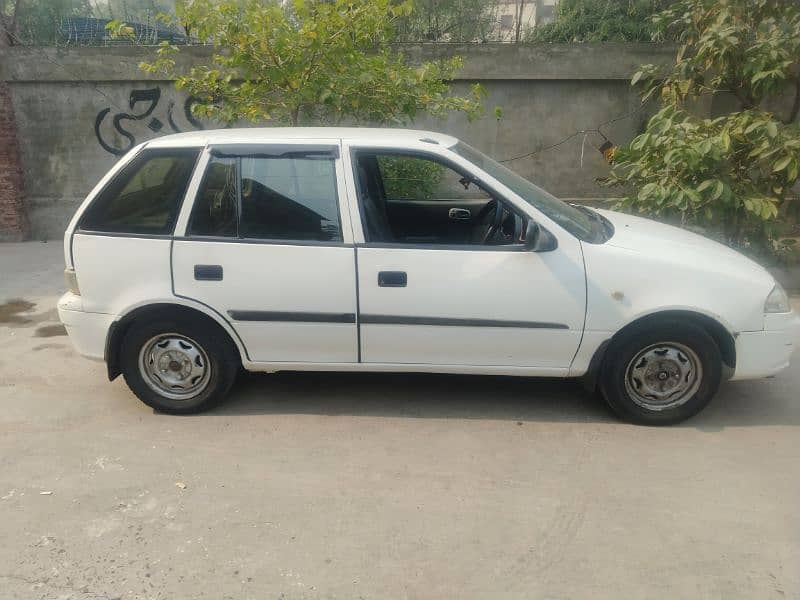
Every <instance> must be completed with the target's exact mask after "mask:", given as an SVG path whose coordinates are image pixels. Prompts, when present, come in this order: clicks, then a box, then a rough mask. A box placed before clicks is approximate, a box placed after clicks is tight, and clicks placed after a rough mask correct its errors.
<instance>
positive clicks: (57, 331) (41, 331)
mask: <svg viewBox="0 0 800 600" xmlns="http://www.w3.org/2000/svg"><path fill="white" fill-rule="evenodd" d="M59 335H67V330H66V329H64V326H63V325H43V326H41V327H37V328H36V331H34V332H33V336H34V337H56V336H59Z"/></svg>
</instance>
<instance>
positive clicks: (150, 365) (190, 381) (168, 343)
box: [139, 333, 211, 400]
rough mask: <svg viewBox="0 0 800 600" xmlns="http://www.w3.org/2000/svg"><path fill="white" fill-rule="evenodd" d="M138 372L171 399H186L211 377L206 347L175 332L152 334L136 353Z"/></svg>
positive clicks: (156, 390) (159, 391)
mask: <svg viewBox="0 0 800 600" xmlns="http://www.w3.org/2000/svg"><path fill="white" fill-rule="evenodd" d="M139 372H140V373H141V375H142V378H143V379H144V380H145V382H146V383H147V385H149V386H150V387H151V388H152V389H153V391H155V392H157V393H159V394H161V395H162V396H165V397H167V398H170V399H172V400H188V399H189V398H192V397H194V396H196V395H197V394H199V393H200V392H202V391H203V390H204V389H206V386H208V382H209V380H210V379H211V365H210V364H209V362H208V357H207V356H206V353H205V350H203V348H202V346H200V344H198V343H197V342H195V341H194V340H192V339H189V338H187V337H185V336H182V335H179V334H177V333H165V334H162V335H157V336H156V337H154V338H151V339H150V340H149V341H148V342H147V343H146V344H144V345H143V346H142V350H141V352H140V353H139Z"/></svg>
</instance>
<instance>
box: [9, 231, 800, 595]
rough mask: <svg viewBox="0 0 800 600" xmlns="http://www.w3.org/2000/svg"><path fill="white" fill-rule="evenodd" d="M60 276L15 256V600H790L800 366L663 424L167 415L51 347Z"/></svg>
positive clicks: (549, 391) (494, 400)
mask: <svg viewBox="0 0 800 600" xmlns="http://www.w3.org/2000/svg"><path fill="white" fill-rule="evenodd" d="M62 268H63V266H62V259H61V247H60V245H59V244H58V243H54V242H50V243H47V244H40V243H31V244H25V245H15V244H7V245H0V305H2V304H4V303H6V301H7V300H9V299H13V298H17V299H20V300H24V301H27V302H30V303H32V304H34V305H35V306H28V305H24V304H18V305H16V308H15V307H14V306H12V307H11V309H6V310H5V312H2V313H0V406H2V411H1V412H0V539H2V541H3V543H2V544H0V598H3V599H6V598H9V599H16V598H20V599H22V598H24V599H28V598H35V599H42V598H46V599H51V598H52V599H70V598H74V599H81V600H83V599H110V598H121V599H137V600H145V599H146V600H161V599H170V600H172V599H182V598H191V599H195V598H209V599H215V600H221V599H225V598H235V599H248V598H252V599H258V600H261V599H265V598H270V599H273V598H275V599H278V598H283V599H285V600H290V599H302V598H308V599H317V598H344V599H355V598H364V599H381V600H386V599H395V598H409V599H418V598H419V599H428V598H432V599H434V598H435V599H439V598H492V599H498V598H502V599H505V598H509V599H511V598H513V599H517V598H520V599H521V598H552V599H561V598H564V599H566V598H609V599H611V598H613V599H619V598H725V599H730V598H747V599H752V598H800V516H798V506H800V502H799V501H800V483H799V482H798V476H799V475H800V437H798V433H800V394H798V392H797V390H798V388H799V387H800V369H798V368H797V366H794V367H793V368H791V369H790V370H789V371H786V372H784V373H782V374H781V375H779V376H778V377H776V378H773V379H769V380H764V381H756V382H740V383H730V384H726V385H725V386H724V387H723V389H722V390H721V392H720V394H719V396H718V397H717V398H716V399H715V401H714V402H713V403H712V405H711V406H710V407H709V408H708V409H707V410H706V411H705V412H704V413H702V414H701V415H699V416H698V417H697V418H695V419H693V420H691V421H690V422H688V423H686V424H683V425H681V426H677V427H671V428H661V429H653V428H644V427H637V426H632V425H627V424H622V423H619V422H617V421H616V420H615V419H614V418H613V417H611V416H610V415H609V414H608V412H607V411H606V409H605V408H604V407H603V406H602V404H600V403H599V402H598V401H596V400H595V399H593V398H591V397H589V396H587V395H586V394H584V393H583V392H582V390H581V389H580V387H579V386H578V385H577V384H575V383H570V382H563V381H553V380H546V381H537V380H529V379H514V378H500V377H452V376H422V375H419V376H409V375H336V374H279V375H271V376H269V375H264V376H255V375H252V376H247V377H244V378H243V380H242V381H241V382H240V383H239V384H238V385H237V387H236V388H235V389H234V392H233V394H232V397H231V399H230V401H229V402H228V403H227V404H225V405H223V406H221V407H220V408H219V409H217V410H215V411H213V412H211V413H209V414H204V415H198V416H192V417H171V416H166V415H160V414H155V413H154V412H153V411H151V410H150V409H148V408H147V407H146V406H144V405H143V404H141V403H140V402H139V401H138V400H137V399H136V398H135V397H134V396H133V395H132V394H131V393H130V392H129V391H128V389H127V388H126V386H125V384H124V382H123V381H122V380H121V379H118V380H117V381H115V382H113V383H109V382H108V381H107V380H106V378H105V374H104V368H103V365H102V364H99V363H94V362H91V361H87V360H85V359H82V358H80V357H79V356H77V355H76V354H75V353H74V352H73V351H72V349H71V347H70V345H69V342H68V340H67V339H66V338H65V337H63V336H62V335H59V334H60V333H61V332H60V331H59V329H58V327H57V320H56V319H57V317H56V315H55V313H54V311H53V307H54V302H55V299H56V298H57V295H58V293H59V292H60V290H61V289H62V287H63V283H62V275H61V271H62ZM18 309H19V310H18ZM23 309H24V310H23Z"/></svg>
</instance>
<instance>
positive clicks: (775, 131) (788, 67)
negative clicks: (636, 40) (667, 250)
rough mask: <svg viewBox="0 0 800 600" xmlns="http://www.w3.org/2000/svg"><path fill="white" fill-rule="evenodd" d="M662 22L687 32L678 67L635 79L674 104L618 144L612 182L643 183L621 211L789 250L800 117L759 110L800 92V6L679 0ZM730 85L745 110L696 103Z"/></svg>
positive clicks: (634, 186) (799, 162)
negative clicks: (787, 209)
mask: <svg viewBox="0 0 800 600" xmlns="http://www.w3.org/2000/svg"><path fill="white" fill-rule="evenodd" d="M655 22H656V26H657V27H659V28H660V31H662V32H663V33H664V34H665V35H670V36H674V37H675V38H676V39H679V40H681V45H680V48H679V50H678V54H677V57H676V61H675V64H674V66H673V68H672V69H671V71H669V72H667V73H658V72H657V70H656V69H655V68H654V67H652V65H645V66H643V67H641V68H640V70H639V71H638V72H637V73H635V74H634V76H633V78H632V79H631V83H632V84H633V85H637V86H639V87H640V88H641V90H642V97H643V99H647V98H650V97H656V98H660V100H661V103H662V104H663V106H662V108H661V109H660V110H659V111H658V112H657V113H656V114H655V115H653V117H652V118H651V119H650V120H649V122H648V123H647V128H646V130H645V131H644V132H643V133H642V134H640V135H638V136H637V137H635V138H634V139H633V140H632V141H631V142H630V144H629V145H628V146H627V147H622V148H620V149H619V150H618V152H617V158H616V160H615V163H614V166H613V168H612V172H611V176H610V177H609V178H608V179H607V180H606V183H607V184H608V185H615V186H624V188H625V189H626V190H632V191H631V192H630V193H629V194H628V195H627V196H626V197H624V198H623V199H622V200H621V202H620V207H622V208H626V209H628V210H632V211H635V212H640V213H646V214H655V215H659V216H660V217H662V218H666V219H668V220H672V221H673V222H675V223H678V224H681V225H684V226H687V227H699V228H702V229H703V230H704V231H707V232H710V233H712V234H716V235H718V236H720V237H721V238H722V239H723V240H724V241H727V242H728V243H730V244H732V245H734V246H737V247H739V248H748V249H751V250H752V249H755V248H760V249H761V251H766V252H772V251H773V250H775V249H777V248H779V247H780V248H785V247H786V244H783V243H782V242H781V243H779V242H778V240H777V237H776V236H778V233H779V231H780V227H779V225H780V223H779V221H778V215H779V208H780V207H781V206H783V205H784V204H785V203H787V202H789V201H790V200H791V198H790V197H788V196H787V195H788V194H790V193H792V190H793V189H795V193H796V184H797V182H798V174H800V124H798V123H797V122H796V118H795V117H796V114H793V115H792V114H788V115H786V116H785V118H781V116H779V115H776V114H774V113H773V112H769V111H767V110H763V109H761V108H759V106H760V105H761V104H762V103H765V102H767V101H770V103H769V105H770V106H771V107H774V106H780V105H781V104H780V102H775V100H777V99H779V96H780V94H782V93H784V92H785V91H786V89H787V84H789V83H792V87H791V88H789V89H794V87H795V84H797V89H798V90H800V83H797V82H798V81H799V80H798V78H800V6H798V5H797V3H794V2H782V1H778V0H678V1H677V2H675V3H673V4H672V6H670V8H668V9H667V10H665V11H663V12H662V13H661V14H660V15H658V17H657V18H656V19H655ZM720 92H724V93H725V94H727V95H728V96H732V97H733V98H735V99H736V100H737V101H738V102H739V108H738V109H736V110H734V111H733V112H731V113H729V114H724V115H721V116H717V117H716V118H704V117H701V116H697V115H695V114H693V113H692V112H690V111H689V110H688V107H692V108H693V109H695V108H697V107H698V104H697V103H695V102H689V101H690V100H696V99H697V98H699V97H700V96H701V95H704V94H716V93H720ZM789 100H790V101H789V102H787V101H786V100H784V101H783V105H785V106H791V105H792V104H793V102H791V99H789ZM798 104H800V102H799V103H798ZM781 252H783V250H781Z"/></svg>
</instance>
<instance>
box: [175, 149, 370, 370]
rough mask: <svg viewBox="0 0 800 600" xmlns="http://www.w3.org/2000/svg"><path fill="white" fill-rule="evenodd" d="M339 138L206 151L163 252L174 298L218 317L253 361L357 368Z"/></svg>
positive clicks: (349, 240) (351, 254) (349, 239)
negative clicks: (168, 254)
mask: <svg viewBox="0 0 800 600" xmlns="http://www.w3.org/2000/svg"><path fill="white" fill-rule="evenodd" d="M339 156H340V153H339V142H338V140H304V141H303V143H291V144H283V143H281V144H277V143H276V144H267V143H265V144H257V145H253V144H229V145H212V146H210V147H209V148H207V149H206V151H205V153H204V156H203V160H202V168H201V169H200V170H201V174H199V175H198V177H197V179H196V180H195V181H193V185H194V186H195V189H196V190H197V191H196V195H195V201H194V203H193V205H192V206H187V207H186V208H185V209H184V211H183V212H182V213H181V219H180V221H179V223H178V228H177V232H178V235H176V237H175V240H174V244H173V249H172V267H173V277H174V286H175V294H176V295H179V296H185V297H188V298H191V299H193V300H196V301H199V302H202V303H204V304H206V305H207V306H209V307H211V308H212V309H213V310H215V311H217V312H218V313H219V314H220V315H222V316H223V317H224V318H225V319H227V320H228V321H230V322H231V325H232V326H233V328H234V329H235V330H236V332H237V334H238V335H239V336H240V337H241V339H242V342H243V344H244V346H245V348H246V350H247V354H248V358H249V360H250V361H252V362H258V363H280V364H282V365H284V366H286V365H291V363H353V362H357V361H358V340H357V334H356V324H355V322H356V321H355V319H356V285H355V267H354V264H355V255H354V249H353V246H352V233H351V230H350V225H349V217H348V216H347V215H346V213H345V211H343V210H342V202H340V194H341V193H342V190H343V172H342V166H341V161H340V158H339Z"/></svg>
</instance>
